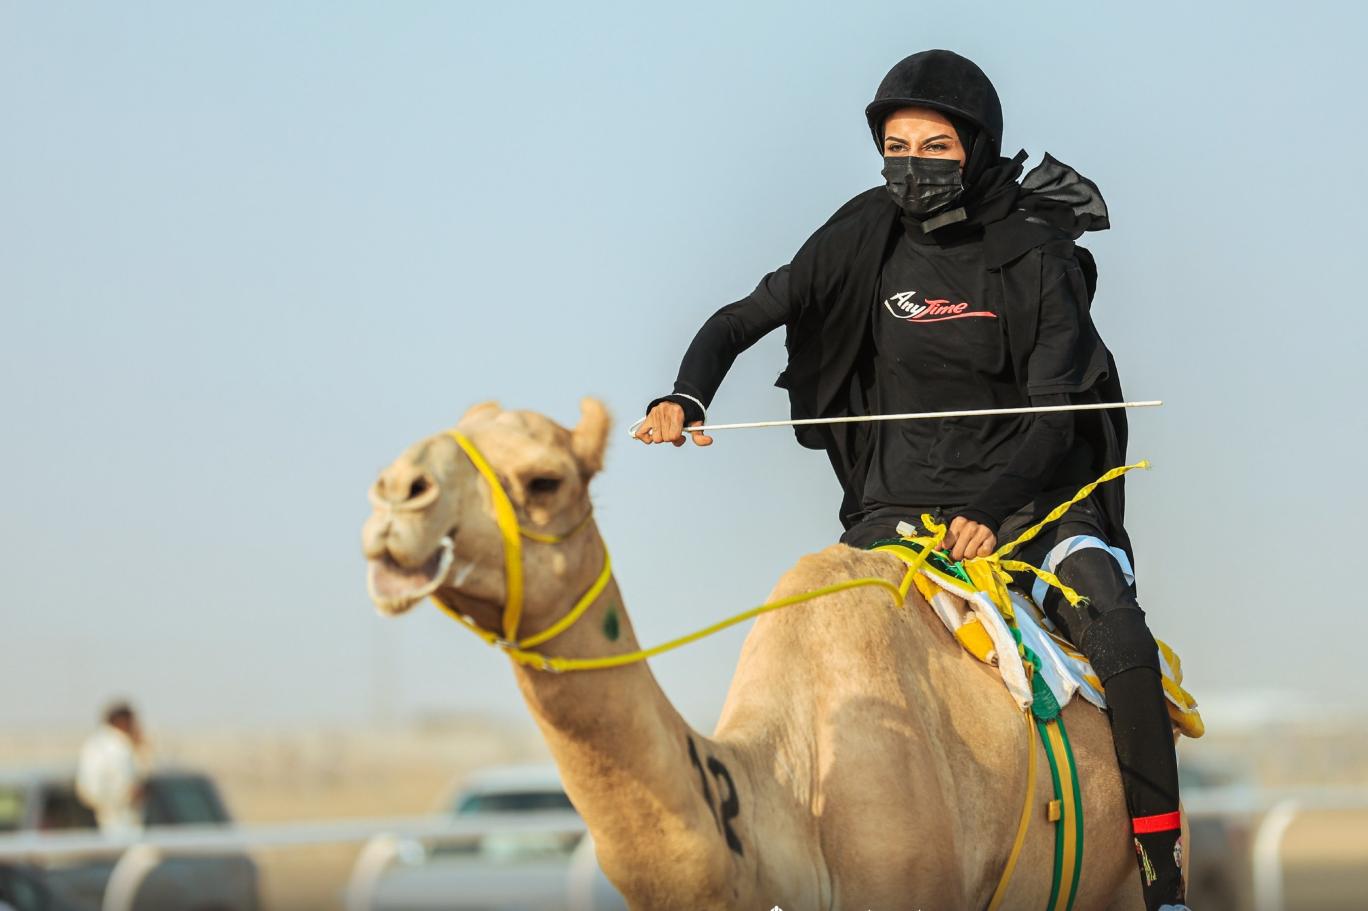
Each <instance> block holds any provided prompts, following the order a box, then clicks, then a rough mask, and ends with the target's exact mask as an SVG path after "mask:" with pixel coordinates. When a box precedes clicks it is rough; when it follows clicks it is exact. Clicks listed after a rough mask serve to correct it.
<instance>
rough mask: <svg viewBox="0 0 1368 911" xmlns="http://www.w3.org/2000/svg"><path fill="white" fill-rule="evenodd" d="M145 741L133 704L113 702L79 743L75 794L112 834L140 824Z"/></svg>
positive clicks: (102, 827)
mask: <svg viewBox="0 0 1368 911" xmlns="http://www.w3.org/2000/svg"><path fill="white" fill-rule="evenodd" d="M144 753H145V745H144V741H143V735H142V728H141V727H140V726H139V724H138V716H137V715H136V714H135V713H134V711H133V707H132V706H130V705H129V704H128V703H126V702H116V703H114V704H112V705H110V706H109V708H107V709H106V710H105V713H104V724H102V725H101V726H100V729H99V730H98V731H96V732H95V733H94V734H91V735H90V736H89V737H87V738H86V741H85V743H84V744H82V745H81V758H80V762H79V764H78V765H77V769H76V796H78V797H79V798H80V799H81V802H82V803H84V804H85V805H86V806H88V807H90V809H91V810H93V811H94V813H95V819H96V821H97V822H98V823H99V825H100V831H101V832H104V833H106V834H111V835H116V834H120V833H127V832H136V831H137V830H138V829H140V828H141V827H142V799H143V775H144V772H145V757H144Z"/></svg>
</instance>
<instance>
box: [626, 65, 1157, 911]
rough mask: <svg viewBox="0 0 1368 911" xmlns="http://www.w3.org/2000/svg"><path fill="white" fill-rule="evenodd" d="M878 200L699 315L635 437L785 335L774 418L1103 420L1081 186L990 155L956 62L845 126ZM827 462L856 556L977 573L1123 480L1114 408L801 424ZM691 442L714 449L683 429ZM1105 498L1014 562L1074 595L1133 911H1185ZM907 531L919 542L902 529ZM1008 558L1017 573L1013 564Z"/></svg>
mask: <svg viewBox="0 0 1368 911" xmlns="http://www.w3.org/2000/svg"><path fill="white" fill-rule="evenodd" d="M865 115H866V117H867V119H868V122H869V128H870V131H871V132H872V134H873V136H874V141H875V144H876V145H877V147H878V148H879V150H880V152H881V154H882V155H883V160H884V167H883V177H884V179H885V185H884V186H879V187H874V188H872V189H870V190H866V191H865V192H863V193H861V194H859V195H858V196H856V197H854V198H853V199H851V200H850V201H849V202H847V203H846V204H845V205H844V206H842V207H841V208H840V209H839V210H838V211H837V212H836V214H835V215H833V216H832V217H831V218H830V219H829V220H828V221H827V223H826V224H824V225H823V226H822V227H821V228H819V229H818V230H817V231H816V232H815V233H814V234H813V235H812V236H811V237H810V238H809V239H808V241H807V242H806V243H805V244H804V245H803V247H802V248H801V249H800V250H799V251H798V253H797V255H796V256H795V257H794V259H793V261H792V262H791V263H789V264H788V265H786V266H782V267H781V268H779V269H777V270H775V271H774V272H771V273H770V274H768V275H766V276H765V277H764V278H763V279H762V280H761V281H760V284H759V285H758V286H757V287H756V289H755V290H754V291H753V292H751V294H750V295H749V296H747V297H745V298H743V299H742V300H739V301H737V302H735V303H733V304H729V305H727V306H725V307H723V308H722V309H720V310H718V311H717V312H716V313H714V314H713V315H712V316H711V317H710V318H709V319H708V320H707V322H705V323H704V324H703V327H702V328H701V329H700V330H699V331H698V334H697V335H696V336H695V337H694V340H693V343H692V344H691V345H690V346H689V349H688V351H687V352H686V353H685V355H684V360H683V362H682V364H681V365H680V368H679V375H678V378H677V379H676V381H675V385H674V391H673V392H672V393H671V394H670V395H666V396H662V397H661V398H658V399H655V400H654V401H652V402H651V403H650V404H649V405H648V406H647V415H646V418H645V419H644V421H643V423H642V425H641V427H640V429H639V430H638V431H637V438H638V439H640V440H642V441H643V442H645V443H665V442H669V443H673V444H674V445H676V446H679V445H682V444H683V443H684V435H683V431H684V429H685V427H686V425H687V426H697V425H699V424H701V423H702V422H703V421H704V419H705V414H704V412H705V409H706V408H707V407H708V405H709V403H710V402H711V401H712V398H713V395H714V393H716V391H717V388H718V386H719V385H720V384H721V382H722V379H723V377H724V376H725V375H726V372H727V370H728V369H729V368H730V367H731V365H732V362H733V361H734V360H735V358H736V356H737V355H738V354H740V353H741V352H742V351H744V350H745V349H747V348H749V347H750V346H751V345H752V344H754V343H755V342H756V341H757V340H759V339H760V338H761V337H762V336H763V335H765V334H766V333H768V332H769V331H771V330H773V329H776V328H778V327H779V326H781V325H783V326H786V327H787V340H786V344H787V347H788V366H787V369H786V370H785V371H784V372H783V373H782V374H781V375H780V377H779V380H778V382H777V383H776V385H778V386H781V387H783V388H786V389H787V390H788V391H789V399H790V403H791V406H792V414H793V417H794V418H813V417H822V418H826V417H839V416H843V415H868V414H876V413H902V412H915V411H942V410H957V409H980V408H1011V407H1019V406H1026V405H1062V404H1071V403H1072V404H1079V403H1087V402H1104V401H1110V402H1117V401H1122V397H1121V388H1120V383H1119V381H1118V380H1117V376H1116V369H1115V364H1114V362H1113V361H1112V358H1111V353H1110V352H1109V351H1108V350H1107V348H1106V346H1105V345H1104V344H1103V342H1102V340H1101V338H1100V337H1099V336H1098V334H1097V330H1096V329H1095V327H1094V326H1093V322H1092V319H1091V316H1090V315H1089V304H1090V302H1091V298H1092V293H1093V290H1094V288H1095V286H1096V268H1095V265H1094V263H1093V259H1092V256H1091V255H1090V254H1089V253H1088V252H1087V250H1086V249H1084V248H1083V247H1080V246H1076V245H1075V243H1074V241H1075V240H1076V239H1077V238H1078V237H1080V236H1081V235H1082V234H1083V233H1084V232H1085V231H1093V230H1101V229H1105V228H1107V227H1108V226H1109V225H1108V220H1107V209H1106V205H1105V204H1104V203H1103V201H1102V196H1101V194H1100V193H1099V192H1098V189H1097V187H1096V185H1094V184H1093V183H1092V182H1091V181H1089V180H1087V179H1086V178H1084V177H1082V176H1081V175H1079V174H1077V173H1076V172H1075V171H1073V170H1072V169H1071V168H1069V167H1068V166H1066V165H1063V164H1061V163H1059V162H1058V161H1055V160H1054V159H1053V158H1051V157H1050V156H1049V155H1046V156H1044V160H1043V162H1042V163H1041V164H1040V165H1039V166H1037V167H1036V168H1034V169H1033V170H1032V171H1031V172H1030V173H1028V174H1026V175H1025V177H1024V178H1022V179H1021V180H1019V181H1018V177H1019V176H1020V175H1021V172H1022V162H1023V161H1024V160H1025V158H1026V153H1025V152H1024V151H1023V152H1020V153H1018V154H1017V155H1016V156H1015V157H1014V158H1011V159H1008V158H1004V157H1001V156H1000V146H1001V140H1002V108H1001V105H1000V103H999V101H998V96H997V92H996V90H995V89H994V88H993V85H992V83H991V82H990V81H989V80H988V78H987V76H985V75H984V73H983V71H982V70H980V69H979V68H978V67H977V66H976V65H975V64H974V63H972V62H971V61H969V60H967V59H965V58H964V57H961V56H959V55H958V54H954V53H952V52H950V51H944V50H930V51H923V52H921V53H918V54H913V55H912V56H910V57H908V58H906V59H905V60H903V61H901V62H900V63H898V64H897V65H896V66H894V67H893V69H892V70H890V71H889V73H888V75H887V76H885V77H884V80H883V82H882V83H881V84H880V85H879V88H878V91H877V93H876V94H875V97H874V101H873V102H872V103H871V104H870V105H869V106H868V107H867V108H866V109H865ZM797 435H798V440H799V442H800V443H802V444H803V445H804V446H807V447H809V448H813V449H825V450H826V452H827V455H828V457H829V458H830V460H831V464H832V467H833V468H834V469H835V471H836V475H837V478H838V479H839V480H840V482H841V484H842V487H843V490H844V494H845V496H844V500H843V502H842V504H841V510H840V518H841V522H842V525H843V526H844V527H845V533H844V534H843V535H842V536H841V540H842V541H843V542H845V543H846V544H850V545H852V546H855V547H868V546H870V545H871V544H872V543H873V542H875V541H877V540H881V539H886V538H894V537H897V536H898V535H897V531H896V526H897V524H898V522H900V521H907V522H909V523H910V524H912V525H914V526H920V521H919V517H920V516H921V515H922V513H930V514H932V515H933V516H935V517H936V519H937V520H938V521H944V522H947V523H948V527H949V530H948V533H947V536H946V538H945V547H946V549H947V550H949V551H950V555H951V557H952V558H953V559H955V560H961V559H964V558H967V557H975V556H987V555H988V554H991V553H992V552H993V550H994V549H995V548H996V546H997V545H998V543H999V542H1006V541H1010V540H1012V539H1013V538H1015V536H1016V535H1018V534H1019V533H1020V532H1021V531H1022V530H1024V529H1025V528H1027V527H1029V526H1030V525H1031V524H1033V523H1034V522H1035V521H1037V520H1039V519H1040V518H1041V517H1043V515H1044V513H1045V512H1046V511H1048V510H1049V509H1051V508H1052V507H1053V506H1055V505H1057V504H1058V503H1060V502H1062V501H1063V500H1067V499H1068V498H1069V497H1070V496H1071V495H1072V494H1073V493H1074V492H1075V491H1076V490H1077V489H1078V488H1079V487H1081V486H1082V485H1083V484H1086V483H1087V482H1088V481H1090V480H1092V479H1094V478H1096V477H1097V476H1098V475H1100V474H1101V473H1102V472H1104V471H1106V470H1107V469H1109V468H1113V467H1116V466H1118V465H1121V464H1123V463H1124V459H1125V448H1126V424H1125V416H1124V411H1123V410H1121V409H1113V410H1108V411H1084V412H1052V413H1045V414H1036V415H1015V416H1003V417H992V418H985V417H970V418H958V419H954V418H949V419H936V420H926V421H897V422H893V421H889V422H853V423H841V424H822V425H807V426H800V427H798V428H797ZM690 436H691V438H692V440H693V442H694V443H696V444H698V445H700V446H707V445H710V444H711V443H712V439H711V438H710V437H709V436H707V434H706V433H704V432H701V431H691V432H690ZM1122 483H1123V482H1122V481H1121V480H1115V481H1112V482H1110V483H1108V484H1105V485H1103V486H1102V487H1099V488H1098V489H1097V491H1096V492H1095V493H1094V494H1093V495H1092V496H1091V497H1089V498H1088V499H1086V500H1083V501H1082V502H1080V503H1078V504H1077V505H1075V506H1074V507H1073V508H1072V509H1070V510H1069V512H1068V513H1067V515H1066V516H1065V517H1064V518H1063V519H1062V520H1060V521H1058V522H1055V523H1053V524H1052V525H1050V526H1048V527H1047V528H1046V530H1045V532H1043V533H1042V534H1041V535H1040V536H1039V537H1038V538H1036V539H1035V540H1034V541H1032V542H1030V543H1029V544H1028V545H1026V546H1025V548H1023V550H1022V551H1021V552H1020V554H1019V556H1020V557H1021V558H1022V559H1025V560H1028V561H1029V562H1031V563H1033V564H1035V565H1037V566H1040V567H1041V568H1043V569H1046V570H1049V571H1051V572H1053V573H1055V574H1056V575H1057V576H1058V577H1059V578H1060V579H1061V580H1062V581H1063V582H1064V583H1065V584H1067V585H1069V586H1070V587H1072V588H1073V589H1075V590H1076V591H1078V592H1079V593H1080V594H1082V595H1084V596H1085V597H1086V598H1087V601H1086V602H1084V603H1083V604H1080V605H1079V606H1078V607H1071V606H1069V605H1068V604H1067V603H1065V602H1064V601H1063V599H1062V598H1060V597H1059V594H1058V592H1057V591H1055V590H1054V589H1047V593H1039V592H1038V594H1042V595H1043V601H1044V604H1043V607H1044V609H1045V611H1046V612H1047V614H1048V615H1049V616H1050V618H1051V619H1052V620H1053V621H1054V623H1055V624H1056V625H1058V626H1059V627H1061V628H1062V629H1064V631H1065V632H1066V633H1067V635H1068V636H1069V638H1070V640H1071V641H1072V642H1074V643H1076V644H1077V645H1078V647H1079V648H1080V649H1081V650H1082V651H1083V653H1084V654H1085V655H1086V656H1087V657H1088V659H1089V660H1090V661H1091V662H1092V665H1093V668H1094V670H1095V671H1096V672H1097V675H1098V677H1099V678H1100V679H1101V680H1102V684H1103V689H1104V691H1105V693H1106V698H1107V705H1108V711H1109V712H1110V715H1111V722H1112V731H1113V739H1114V741H1115V744H1116V754H1117V759H1118V761H1119V765H1120V770H1121V780H1122V785H1123V788H1124V790H1125V796H1126V803H1127V807H1128V808H1129V811H1130V814H1131V816H1132V817H1133V826H1132V828H1133V835H1134V841H1135V847H1136V853H1137V861H1138V863H1139V865H1140V870H1141V884H1142V886H1143V889H1144V897H1145V904H1146V908H1147V909H1149V911H1155V909H1161V908H1181V907H1183V905H1182V902H1183V901H1184V883H1183V882H1182V876H1181V873H1180V865H1181V852H1182V845H1181V840H1180V831H1179V827H1178V771H1177V761H1176V757H1175V754H1174V749H1173V739H1172V737H1173V734H1172V727H1171V725H1170V722H1169V718H1168V713H1167V710H1166V707H1165V698H1164V693H1163V687H1162V683H1161V679H1162V678H1161V676H1160V667H1159V659H1158V654H1157V648H1156V645H1155V641H1154V638H1153V636H1152V635H1151V634H1150V631H1149V629H1148V626H1147V625H1146V622H1145V615H1144V612H1143V611H1142V610H1141V608H1140V605H1139V603H1138V601H1137V600H1136V589H1135V580H1134V575H1133V572H1132V569H1131V563H1132V560H1131V548H1130V540H1129V538H1128V537H1127V535H1126V532H1125V528H1124V525H1123V518H1124V499H1123V490H1122ZM916 533H918V534H926V533H928V532H927V530H926V529H924V528H920V527H917V532H916ZM1014 556H1018V555H1014Z"/></svg>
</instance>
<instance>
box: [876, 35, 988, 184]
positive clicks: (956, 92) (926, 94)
mask: <svg viewBox="0 0 1368 911" xmlns="http://www.w3.org/2000/svg"><path fill="white" fill-rule="evenodd" d="M912 106H916V107H924V108H931V109H933V110H937V111H940V112H941V113H942V114H945V115H946V116H947V117H949V118H950V121H951V123H953V124H954V125H955V128H956V130H957V131H958V132H959V133H960V142H961V143H962V144H963V145H964V148H965V151H966V152H967V153H968V162H967V163H966V168H965V184H966V185H972V184H973V183H974V178H976V177H977V176H978V175H979V174H981V173H982V172H983V169H984V168H986V167H988V166H990V165H991V164H993V163H994V162H996V161H997V158H998V155H999V154H1000V149H1001V147H1002V102H1001V101H999V100H998V94H997V90H996V89H994V88H993V83H992V82H990V81H989V80H988V77H987V76H985V75H984V73H983V70H981V69H979V68H978V66H977V65H976V64H975V63H974V62H973V61H972V60H969V59H968V58H965V57H961V56H960V55H959V54H956V53H955V52H954V51H944V50H931V51H922V52H921V53H918V54H913V55H912V56H911V57H906V58H904V59H903V60H901V61H899V62H898V64H897V65H895V66H894V67H893V69H891V70H889V71H888V75H887V76H885V77H884V78H883V82H880V83H879V89H878V91H877V92H875V93H874V100H873V101H871V102H870V103H869V106H868V107H866V108H865V119H867V120H868V121H869V132H870V133H871V134H872V135H873V137H874V145H875V146H877V147H878V149H879V152H880V154H882V153H883V122H884V118H886V117H887V116H888V115H889V114H890V113H892V112H893V111H896V110H897V109H898V108H905V107H912ZM964 121H968V122H969V124H971V125H972V126H973V128H974V129H973V131H972V132H973V134H974V135H973V136H965V135H963V134H964V133H965V132H966V131H965V130H964V129H963V128H962V124H963V122H964Z"/></svg>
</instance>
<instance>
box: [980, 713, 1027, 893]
mask: <svg viewBox="0 0 1368 911" xmlns="http://www.w3.org/2000/svg"><path fill="white" fill-rule="evenodd" d="M1022 717H1024V718H1025V719H1026V799H1025V800H1023V801H1022V802H1021V818H1020V819H1019V820H1018V821H1017V830H1016V838H1014V839H1012V850H1011V852H1010V853H1009V854H1008V855H1007V864H1006V866H1004V867H1003V868H1002V878H1001V879H999V880H998V884H997V888H996V889H994V890H993V897H992V898H990V899H989V900H988V911H997V909H998V907H999V906H1001V904H1002V899H1003V896H1005V895H1006V894H1007V884H1008V883H1010V882H1011V881H1012V873H1013V872H1014V871H1015V870H1016V865H1017V859H1018V858H1019V857H1020V856H1021V846H1022V845H1024V844H1026V830H1027V829H1029V828H1030V824H1031V805H1032V804H1034V803H1035V783H1036V748H1035V724H1034V723H1033V722H1032V720H1031V710H1030V709H1027V710H1026V711H1024V712H1023V713H1022Z"/></svg>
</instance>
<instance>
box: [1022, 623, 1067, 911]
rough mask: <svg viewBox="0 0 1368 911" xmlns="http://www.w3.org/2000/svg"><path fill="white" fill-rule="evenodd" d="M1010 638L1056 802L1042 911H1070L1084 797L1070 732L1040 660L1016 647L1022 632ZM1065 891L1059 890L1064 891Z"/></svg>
mask: <svg viewBox="0 0 1368 911" xmlns="http://www.w3.org/2000/svg"><path fill="white" fill-rule="evenodd" d="M1012 637H1013V638H1015V639H1016V640H1017V645H1018V646H1019V647H1020V648H1021V651H1022V658H1023V659H1024V661H1025V663H1026V667H1027V671H1028V672H1029V673H1030V676H1031V696H1032V698H1033V702H1032V703H1031V714H1032V715H1033V716H1035V719H1036V730H1037V731H1039V732H1040V742H1041V743H1042V744H1044V745H1045V758H1046V759H1047V760H1049V763H1050V781H1051V782H1053V784H1054V793H1055V799H1054V800H1052V801H1050V803H1049V814H1048V815H1049V819H1050V821H1051V822H1053V823H1054V824H1055V850H1054V875H1053V876H1052V877H1051V879H1050V899H1049V901H1048V902H1046V904H1045V908H1046V911H1072V908H1073V903H1074V898H1075V897H1076V896H1077V895H1078V878H1079V876H1080V874H1081V873H1082V871H1083V797H1082V794H1081V792H1080V789H1079V786H1078V764H1077V763H1075V762H1074V755H1073V746H1072V745H1070V743H1069V732H1068V730H1067V729H1066V728H1065V726H1064V718H1063V716H1062V715H1061V714H1060V709H1059V700H1057V699H1055V697H1054V693H1052V692H1050V687H1049V686H1048V685H1047V684H1046V683H1045V679H1044V676H1043V675H1042V674H1041V673H1040V656H1039V655H1037V654H1036V653H1035V652H1033V651H1032V650H1031V649H1029V648H1026V647H1025V646H1022V645H1021V632H1020V631H1019V630H1018V629H1017V628H1016V627H1015V626H1013V627H1012ZM1065 886H1067V887H1066V888H1062V887H1065Z"/></svg>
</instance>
